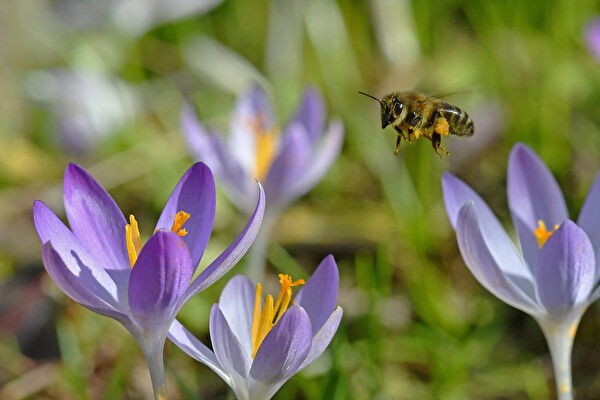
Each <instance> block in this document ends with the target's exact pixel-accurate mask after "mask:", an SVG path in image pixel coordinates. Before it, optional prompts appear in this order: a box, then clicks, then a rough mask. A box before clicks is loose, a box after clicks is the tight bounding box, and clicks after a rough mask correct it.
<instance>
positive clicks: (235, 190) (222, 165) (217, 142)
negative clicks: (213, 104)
mask: <svg viewBox="0 0 600 400" xmlns="http://www.w3.org/2000/svg"><path fill="white" fill-rule="evenodd" d="M181 122H182V126H183V132H184V134H185V138H186V140H187V142H188V144H189V146H190V148H191V151H192V153H193V154H194V155H195V157H196V159H197V160H198V161H202V162H204V163H206V165H208V166H209V167H210V169H211V170H212V171H213V173H214V174H215V176H216V177H217V179H218V180H219V181H220V182H221V184H222V185H223V189H225V192H226V194H227V196H228V197H229V198H230V200H231V201H232V202H233V203H234V204H236V205H238V207H240V208H241V209H242V210H244V211H248V212H251V211H252V209H253V207H254V201H255V199H254V196H255V191H254V190H255V188H254V179H253V178H252V177H251V176H250V175H248V174H247V173H246V171H244V170H243V169H242V167H241V166H240V165H239V164H238V163H237V160H236V159H235V158H233V157H232V156H231V155H230V154H229V150H228V149H227V148H226V147H225V143H224V142H223V140H222V138H221V136H220V135H219V134H218V133H215V132H209V131H208V130H207V129H206V128H204V126H202V124H201V123H200V121H198V118H197V117H196V113H195V112H194V110H193V109H192V107H191V106H190V105H187V104H186V105H185V106H184V107H183V110H182V112H181Z"/></svg>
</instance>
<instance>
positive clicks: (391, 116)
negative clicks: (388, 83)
mask: <svg viewBox="0 0 600 400" xmlns="http://www.w3.org/2000/svg"><path fill="white" fill-rule="evenodd" d="M379 103H380V104H381V129H385V127H386V126H388V125H389V124H391V123H392V122H394V121H395V120H397V119H398V118H400V115H401V114H402V111H403V110H404V103H403V102H402V101H400V99H399V98H398V96H397V94H396V93H392V94H390V95H388V96H386V97H384V98H383V100H381V101H380V102H379Z"/></svg>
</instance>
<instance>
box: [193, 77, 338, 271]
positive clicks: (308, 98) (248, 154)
mask: <svg viewBox="0 0 600 400" xmlns="http://www.w3.org/2000/svg"><path fill="white" fill-rule="evenodd" d="M182 124H183V131H184V133H185V136H186V139H187V141H188V143H189V145H190V149H191V151H192V153H193V155H194V156H195V157H196V158H197V159H198V160H200V161H203V162H205V163H207V164H208V165H209V166H210V167H211V169H212V170H213V171H214V173H215V175H216V176H217V178H218V179H219V180H220V182H221V183H222V187H223V189H224V191H225V194H226V195H227V196H228V197H229V199H230V200H231V202H232V203H234V204H235V205H236V206H237V207H238V208H240V209H241V210H244V211H247V212H248V211H250V210H251V206H252V204H253V203H254V202H255V201H256V200H255V199H256V191H255V190H253V189H252V188H253V185H254V181H255V180H259V181H260V182H262V183H263V185H264V188H265V195H266V199H267V204H268V207H267V211H266V214H265V221H264V223H263V227H262V229H261V234H260V236H259V239H258V240H257V243H256V244H255V245H254V246H253V248H252V255H251V256H252V257H251V260H250V274H251V277H252V278H254V279H257V280H260V279H261V277H262V270H263V268H264V253H265V252H266V246H267V242H268V237H269V233H270V229H271V226H272V224H273V223H274V222H275V220H276V219H277V216H278V215H279V214H280V213H281V212H282V211H283V210H284V209H285V207H287V206H288V205H289V204H290V203H291V202H292V201H294V200H295V199H297V198H298V197H300V196H302V195H303V194H305V193H307V192H308V191H309V190H310V189H312V188H313V187H314V186H315V185H316V184H317V183H318V182H319V181H320V180H321V178H323V176H324V175H325V173H326V172H327V170H328V169H329V167H330V166H331V165H332V164H333V162H334V161H335V160H336V158H337V156H338V155H339V152H340V149H341V146H342V142H343V136H344V134H343V125H342V123H341V122H339V121H333V122H332V123H330V124H329V127H328V128H327V130H325V107H324V105H323V100H322V98H321V96H320V95H319V94H318V92H317V91H316V90H314V89H307V90H306V92H305V94H304V99H303V100H302V102H301V104H300V107H299V108H298V110H297V111H296V113H295V115H294V117H293V118H292V119H291V120H290V121H289V122H288V123H287V124H286V125H285V127H284V128H283V130H282V134H281V135H278V132H277V131H278V129H279V128H278V127H277V123H276V120H275V117H274V114H273V109H272V107H271V103H270V102H269V100H268V98H267V95H266V93H265V92H264V91H263V90H262V89H261V88H260V87H259V86H256V85H255V86H252V87H251V88H250V89H249V90H248V91H247V92H245V93H244V94H242V95H241V96H240V97H239V99H238V102H237V105H236V107H235V110H234V112H233V115H232V118H231V123H230V131H231V132H230V135H229V137H228V138H227V140H225V139H224V137H223V136H222V135H221V134H220V133H219V132H217V131H216V130H208V129H207V128H205V127H204V126H203V125H202V124H201V123H200V122H199V121H198V119H197V117H196V115H195V113H194V111H193V110H192V108H191V107H189V106H186V107H184V109H183V112H182Z"/></svg>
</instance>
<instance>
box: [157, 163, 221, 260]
mask: <svg viewBox="0 0 600 400" xmlns="http://www.w3.org/2000/svg"><path fill="white" fill-rule="evenodd" d="M216 206H217V199H216V193H215V181H214V179H213V176H212V172H211V171H210V169H209V168H208V167H207V166H206V165H205V164H203V163H196V164H194V165H192V167H191V168H190V169H188V170H187V172H186V173H185V174H183V176H182V177H181V179H180V180H179V182H178V183H177V185H176V186H175V189H173V192H172V193H171V196H170V197H169V200H168V201H167V204H166V205H165V208H164V209H163V212H162V213H161V215H160V218H159V220H158V223H157V224H156V229H164V230H166V231H169V230H171V227H172V225H173V221H174V220H175V215H176V214H177V213H178V212H179V211H185V212H187V213H189V214H190V219H189V220H188V221H187V222H186V224H185V225H184V228H185V229H187V231H188V233H187V235H185V236H183V237H182V239H183V241H184V242H185V244H186V245H187V247H188V249H189V251H190V254H191V257H192V266H193V268H194V270H196V268H197V267H198V264H199V263H200V259H201V258H202V255H203V254H204V250H205V249H206V245H207V244H208V239H209V238H210V234H211V232H212V228H213V224H214V222H215V212H216Z"/></svg>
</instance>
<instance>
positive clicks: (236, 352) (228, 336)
mask: <svg viewBox="0 0 600 400" xmlns="http://www.w3.org/2000/svg"><path fill="white" fill-rule="evenodd" d="M210 341H211V343H212V347H213V351H214V352H215V356H216V357H217V360H219V364H221V367H223V369H224V370H225V371H227V372H228V374H229V375H230V376H231V377H232V379H234V380H239V378H242V379H245V378H246V377H247V376H248V371H249V370H250V364H251V363H252V358H251V357H250V354H249V353H246V351H245V350H244V348H243V347H242V344H241V343H240V341H239V340H238V339H237V337H236V336H235V334H234V333H233V332H232V331H231V328H230V326H229V323H228V321H227V319H225V316H224V315H223V313H222V312H221V310H220V309H219V306H218V305H217V304H215V305H213V307H212V310H211V311H210ZM235 375H237V377H236V376H235Z"/></svg>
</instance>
